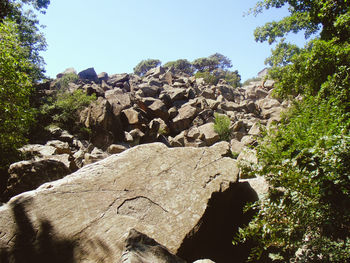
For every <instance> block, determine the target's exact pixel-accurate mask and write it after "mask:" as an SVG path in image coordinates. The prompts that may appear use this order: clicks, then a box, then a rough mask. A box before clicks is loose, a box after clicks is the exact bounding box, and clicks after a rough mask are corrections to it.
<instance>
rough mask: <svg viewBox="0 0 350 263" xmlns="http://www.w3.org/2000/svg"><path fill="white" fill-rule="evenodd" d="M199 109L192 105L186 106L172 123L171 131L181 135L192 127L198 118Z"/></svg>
mask: <svg viewBox="0 0 350 263" xmlns="http://www.w3.org/2000/svg"><path fill="white" fill-rule="evenodd" d="M197 112H198V109H197V108H195V107H192V106H191V105H185V106H183V107H181V108H180V109H179V113H178V114H177V116H176V117H175V118H174V119H173V121H172V123H171V129H172V131H173V132H174V133H179V132H181V131H183V130H186V129H188V128H189V127H190V125H191V122H192V120H193V119H194V118H195V117H196V114H197Z"/></svg>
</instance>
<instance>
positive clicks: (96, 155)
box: [84, 148, 108, 165]
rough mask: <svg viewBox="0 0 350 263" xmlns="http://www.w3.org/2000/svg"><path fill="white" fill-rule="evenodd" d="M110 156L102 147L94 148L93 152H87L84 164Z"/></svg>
mask: <svg viewBox="0 0 350 263" xmlns="http://www.w3.org/2000/svg"><path fill="white" fill-rule="evenodd" d="M107 157H108V154H107V153H105V152H104V151H102V150H101V149H98V148H94V149H93V150H92V152H91V153H85V155H84V165H86V164H91V163H95V162H97V161H100V160H103V159H105V158H107Z"/></svg>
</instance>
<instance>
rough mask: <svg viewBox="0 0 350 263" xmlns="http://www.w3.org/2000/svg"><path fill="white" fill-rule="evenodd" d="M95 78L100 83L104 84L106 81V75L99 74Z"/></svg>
mask: <svg viewBox="0 0 350 263" xmlns="http://www.w3.org/2000/svg"><path fill="white" fill-rule="evenodd" d="M97 77H98V79H99V81H100V82H102V81H104V82H106V81H107V80H108V73H106V72H101V73H100V74H98V75H97Z"/></svg>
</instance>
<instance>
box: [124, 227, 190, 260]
mask: <svg viewBox="0 0 350 263" xmlns="http://www.w3.org/2000/svg"><path fill="white" fill-rule="evenodd" d="M121 262H123V263H136V262H142V263H169V262H171V263H186V261H184V260H183V259H181V258H179V257H177V256H176V255H174V254H171V253H170V252H169V251H168V249H167V248H166V247H164V246H162V245H161V244H159V243H158V242H157V241H155V240H154V239H152V238H150V237H148V236H146V235H145V234H142V233H140V232H138V231H137V230H135V229H131V230H130V231H129V235H128V237H127V238H126V240H125V249H124V251H123V253H122V256H121Z"/></svg>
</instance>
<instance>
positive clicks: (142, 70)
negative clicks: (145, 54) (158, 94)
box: [134, 59, 162, 76]
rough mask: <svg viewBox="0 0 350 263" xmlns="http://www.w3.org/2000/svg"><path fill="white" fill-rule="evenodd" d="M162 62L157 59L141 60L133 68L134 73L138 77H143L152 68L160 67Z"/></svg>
mask: <svg viewBox="0 0 350 263" xmlns="http://www.w3.org/2000/svg"><path fill="white" fill-rule="evenodd" d="M161 63H162V62H161V61H160V60H159V59H146V60H142V61H141V62H140V63H139V64H137V65H136V66H135V67H134V73H135V74H136V75H139V76H143V75H145V74H146V73H147V71H149V70H150V69H152V68H155V67H158V66H160V64H161Z"/></svg>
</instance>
